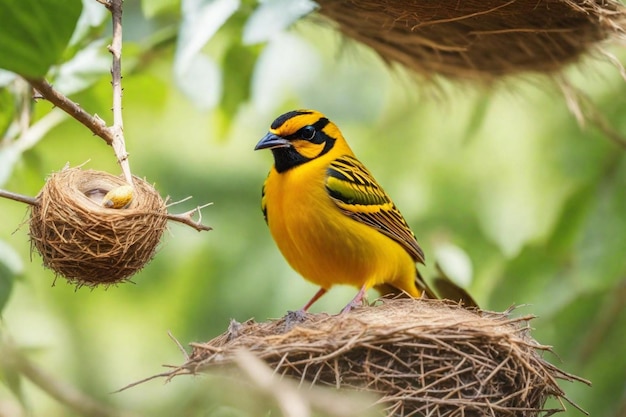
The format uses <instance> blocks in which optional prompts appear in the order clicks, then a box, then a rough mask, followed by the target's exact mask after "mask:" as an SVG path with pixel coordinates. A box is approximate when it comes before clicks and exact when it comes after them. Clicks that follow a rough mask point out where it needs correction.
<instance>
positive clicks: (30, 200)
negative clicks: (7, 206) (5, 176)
mask: <svg viewBox="0 0 626 417" xmlns="http://www.w3.org/2000/svg"><path fill="white" fill-rule="evenodd" d="M0 197H2V198H8V199H9V200H13V201H19V202H20V203H26V204H30V205H31V206H36V205H39V200H37V198H36V197H29V196H27V195H23V194H17V193H13V192H11V191H7V190H2V189H0Z"/></svg>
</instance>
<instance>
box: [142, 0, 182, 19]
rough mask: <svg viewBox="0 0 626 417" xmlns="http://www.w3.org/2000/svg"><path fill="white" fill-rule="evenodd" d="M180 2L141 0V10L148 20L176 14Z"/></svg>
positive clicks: (174, 0) (171, 0) (173, 0)
mask: <svg viewBox="0 0 626 417" xmlns="http://www.w3.org/2000/svg"><path fill="white" fill-rule="evenodd" d="M180 2H181V0H141V10H143V14H144V16H146V18H148V19H150V18H153V17H155V16H159V15H164V14H168V13H173V12H178V10H180Z"/></svg>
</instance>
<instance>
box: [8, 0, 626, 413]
mask: <svg viewBox="0 0 626 417" xmlns="http://www.w3.org/2000/svg"><path fill="white" fill-rule="evenodd" d="M67 1H68V2H69V3H70V7H71V6H72V2H71V1H69V0H67ZM61 3H63V2H61ZM74 3H75V2H74ZM295 3H297V4H300V5H304V9H303V10H305V9H306V7H307V2H306V1H304V2H295ZM295 3H294V4H295ZM286 4H287V3H286V2H284V1H283V2H280V1H270V2H266V3H264V4H263V6H259V5H258V4H257V3H256V2H255V1H251V0H250V1H243V2H239V1H228V0H221V1H202V0H193V1H183V2H182V4H181V3H180V2H178V1H176V0H159V1H149V0H145V1H143V2H140V1H137V0H127V1H125V2H124V8H125V9H124V36H125V37H124V52H123V68H124V79H123V87H124V132H125V136H126V141H127V148H128V151H129V153H130V162H131V168H132V171H133V173H134V174H135V175H139V176H141V177H145V178H146V179H147V180H148V181H149V182H152V183H154V184H155V186H156V188H157V189H158V190H159V191H160V193H161V195H162V196H164V197H165V196H170V198H171V199H172V200H173V201H178V200H182V199H184V198H185V197H187V196H193V200H191V201H187V202H184V203H182V204H180V205H176V206H173V207H171V208H170V211H172V212H183V211H186V210H189V209H191V208H193V207H195V206H196V205H201V204H204V203H207V202H213V203H214V205H212V206H210V207H208V208H206V209H204V210H203V222H204V223H205V224H208V225H210V226H212V227H213V228H214V230H213V231H211V232H208V233H206V232H203V233H198V232H196V231H195V230H192V229H190V228H188V227H186V226H183V225H180V224H175V223H170V225H169V231H168V232H167V233H166V235H165V236H164V238H163V240H162V243H161V245H160V248H159V251H158V254H157V256H156V257H155V259H154V260H153V261H152V262H151V263H150V264H149V265H148V266H147V267H146V268H145V269H144V270H143V271H141V272H140V273H139V274H137V275H136V276H134V277H133V278H132V281H133V283H127V284H122V285H119V286H115V287H110V288H108V289H104V288H97V289H94V290H91V289H88V288H81V289H78V290H77V289H75V288H74V286H73V285H70V284H68V283H66V282H65V280H64V279H63V278H57V279H56V280H55V277H54V274H53V273H52V272H51V271H49V270H45V269H43V267H42V265H41V259H40V257H39V256H38V255H37V254H32V255H31V253H30V244H29V240H28V226H27V224H25V221H26V219H27V208H26V206H25V205H23V204H20V203H16V202H13V201H9V200H6V199H0V308H1V309H2V310H1V314H2V319H1V323H0V335H1V340H4V342H3V343H12V344H14V345H16V346H18V347H19V348H20V349H23V350H24V352H26V355H27V356H28V357H29V358H30V359H32V360H33V361H34V362H35V363H37V364H38V365H39V366H41V367H42V368H43V369H45V370H46V371H48V372H51V373H53V374H55V375H56V376H57V377H58V378H59V379H60V380H63V381H67V382H69V383H71V384H73V385H76V386H77V387H80V388H81V389H82V390H84V391H85V392H86V393H88V394H89V395H91V396H92V397H94V398H97V399H98V400H100V401H102V402H104V403H109V404H111V405H113V406H115V407H119V408H120V409H126V410H131V411H135V412H137V413H138V414H139V415H149V416H172V415H203V416H204V415H207V416H231V415H232V416H240V415H241V416H243V415H256V414H254V412H251V411H249V410H248V411H241V410H237V409H236V407H234V406H232V404H231V405H220V404H221V403H220V401H222V402H226V403H227V400H226V399H225V398H222V397H221V396H219V395H218V396H216V394H215V391H214V389H215V388H216V387H218V386H219V384H215V383H212V382H211V378H191V377H179V378H175V379H174V380H172V381H171V382H170V383H168V384H164V382H163V380H156V381H151V382H148V383H145V384H142V385H139V386H137V387H134V388H132V389H129V390H127V391H124V392H122V393H118V394H111V392H112V391H115V390H117V389H119V388H121V387H123V386H125V385H126V384H129V383H131V382H134V381H137V380H139V379H142V378H144V377H147V376H150V375H153V374H156V373H159V372H162V371H163V370H164V369H163V368H162V367H161V365H162V364H169V365H179V364H182V363H183V361H184V358H183V356H182V354H181V352H180V351H179V350H178V348H177V347H176V345H175V344H174V343H173V342H172V341H171V340H170V338H169V337H168V335H167V332H168V331H170V332H171V333H172V334H173V335H174V336H175V337H176V338H177V339H178V340H179V341H180V342H181V343H182V344H183V345H186V344H187V343H189V342H194V341H204V340H208V339H210V338H212V337H214V336H216V335H218V334H220V333H221V332H223V331H225V330H226V328H227V326H228V323H229V320H230V319H236V320H238V321H244V320H247V319H249V318H252V317H253V318H255V319H256V320H259V321H262V320H267V319H269V318H278V317H281V316H282V315H284V314H285V312H286V311H287V310H294V309H297V308H300V307H301V306H302V305H304V303H305V302H306V301H307V300H308V299H309V298H310V297H311V296H312V294H313V293H314V292H315V291H316V290H317V289H316V288H315V287H314V286H313V285H312V284H309V283H307V282H305V281H304V280H303V279H302V278H300V277H299V276H298V275H297V274H296V273H295V272H294V271H292V270H291V269H290V268H289V266H288V265H287V264H286V262H285V261H284V260H283V258H282V257H281V255H280V253H279V252H278V250H277V249H276V247H275V245H274V243H273V241H272V239H271V236H270V234H269V232H268V230H267V228H266V225H265V223H264V222H263V217H262V214H261V211H260V206H259V205H260V189H261V185H262V183H263V180H264V179H265V175H266V174H267V171H268V170H269V167H270V165H271V162H272V161H271V155H270V154H269V152H268V153H255V152H253V151H252V149H253V147H254V145H255V144H256V142H257V141H258V139H260V138H261V136H263V135H264V134H265V132H266V131H267V129H268V127H269V124H270V123H271V121H272V120H273V119H274V118H275V117H276V116H277V115H279V114H281V113H282V112H284V111H288V110H292V109H294V108H301V107H305V108H315V109H318V110H320V111H322V112H324V113H325V114H326V115H327V116H328V117H329V118H330V119H331V120H333V121H334V122H336V123H337V124H338V126H339V127H340V128H341V129H342V131H343V133H344V135H345V136H346V138H347V139H348V141H349V143H350V144H351V146H352V148H353V150H354V151H355V153H356V154H357V156H358V157H359V158H360V159H361V160H362V161H363V162H364V163H365V164H366V165H367V166H368V167H369V168H370V170H371V171H372V172H373V173H374V175H375V176H376V178H377V179H378V181H379V182H380V183H381V184H382V185H383V186H384V187H385V189H386V191H387V192H388V193H389V194H390V195H391V196H392V197H393V199H394V201H395V202H396V204H397V206H398V207H399V208H400V210H401V211H402V212H403V214H404V216H405V217H406V219H407V221H408V222H409V224H410V225H411V227H412V229H413V230H414V232H415V234H416V235H417V237H418V240H419V242H420V244H421V245H422V247H423V249H424V250H425V253H426V257H427V263H428V266H427V268H425V269H424V271H425V274H426V276H429V275H432V274H433V273H434V268H433V265H434V261H435V260H439V261H441V262H442V263H443V264H444V265H447V266H448V267H450V268H456V269H457V270H459V272H458V273H457V274H455V276H458V277H459V278H461V279H462V278H465V279H468V278H470V279H471V280H470V282H469V283H468V288H469V290H470V292H471V293H472V294H474V295H475V298H476V299H477V301H478V302H479V303H480V304H481V306H482V307H483V308H485V309H489V310H496V311H502V310H505V309H506V308H508V307H509V306H511V305H519V306H520V307H519V308H518V309H517V310H515V312H514V313H513V314H515V315H526V314H532V315H536V316H537V318H536V319H535V320H533V321H532V323H531V324H532V326H533V327H534V332H533V335H534V337H535V338H536V339H537V340H538V341H539V342H541V343H543V344H546V345H550V346H553V347H554V352H555V353H556V354H555V355H551V354H546V359H548V360H549V361H550V362H552V363H554V364H556V365H557V366H559V367H560V368H562V369H564V370H565V371H568V372H572V373H574V374H577V375H579V376H581V377H584V378H587V379H589V380H591V381H592V382H593V387H587V386H585V385H583V384H580V383H571V384H570V383H562V385H561V386H562V387H563V389H564V390H565V391H566V393H567V395H568V396H569V397H570V398H571V399H572V400H574V401H575V402H576V403H577V404H579V405H580V406H581V407H582V408H584V409H585V410H587V411H589V412H590V414H591V415H593V416H598V417H601V416H606V417H609V416H614V415H618V414H619V413H622V414H621V415H625V414H624V413H625V409H626V405H625V404H626V312H625V309H624V306H625V305H626V157H625V153H624V147H623V146H620V145H619V144H618V143H616V142H615V141H613V140H611V139H609V138H608V137H607V136H606V135H604V134H602V132H601V131H600V130H599V129H597V128H595V127H594V126H593V124H588V125H587V126H585V127H584V128H581V127H580V126H579V125H578V124H577V122H576V119H575V118H574V116H573V115H572V114H571V113H570V111H569V110H568V108H567V105H566V101H565V99H564V97H563V94H562V92H561V91H560V90H559V88H558V87H557V86H556V85H555V83H553V82H551V81H550V80H548V79H546V78H543V77H540V76H533V75H524V76H519V77H515V78H512V79H509V80H506V82H504V83H502V84H498V85H497V86H494V88H490V89H485V88H481V87H477V86H473V85H469V84H457V83H451V82H447V81H445V80H439V82H438V83H437V84H436V85H434V84H432V83H423V82H421V81H420V80H416V79H415V78H414V77H413V76H411V75H410V74H409V73H407V72H406V71H403V70H402V69H400V68H396V67H393V66H388V65H386V64H384V63H383V62H382V61H381V60H380V59H379V58H378V57H377V56H376V55H375V54H374V53H373V52H372V51H370V50H368V49H366V48H364V47H361V46H359V45H356V44H354V43H352V42H350V41H347V40H346V39H343V38H342V37H341V36H340V35H339V34H338V32H336V31H335V30H334V29H333V28H332V25H331V24H329V22H327V21H324V20H323V19H321V18H320V17H319V16H316V15H313V16H312V17H306V18H303V19H298V17H299V16H300V15H302V14H303V13H304V11H302V10H300V9H298V8H294V10H291V8H289V7H286V6H285V5H286ZM79 6H80V2H79ZM308 6H310V5H308ZM82 10H83V11H82V12H83V17H82V18H81V20H80V21H79V26H78V29H79V30H78V32H76V33H75V34H74V37H73V38H72V43H71V45H70V47H68V48H67V49H66V50H65V51H63V54H62V56H61V58H60V62H61V63H62V64H61V65H58V66H55V67H53V68H52V69H51V70H50V71H49V72H48V76H47V77H48V79H50V80H51V81H52V82H53V84H54V85H55V86H56V87H57V88H58V89H59V90H61V91H63V92H65V93H66V94H70V95H71V97H72V99H73V100H75V101H76V102H78V103H80V105H81V106H82V107H83V108H84V109H86V110H87V111H88V112H90V113H92V114H93V113H96V114H98V115H99V116H101V117H102V118H103V119H105V120H106V121H107V122H108V123H110V122H111V112H110V108H111V87H110V74H109V73H108V69H109V66H110V57H109V56H108V54H107V52H106V45H107V42H109V41H110V28H109V27H110V22H109V17H108V15H107V14H106V13H104V8H103V7H102V6H101V5H100V4H98V3H97V2H96V1H91V0H85V2H84V6H83V9H82ZM277 10H281V11H285V10H287V14H288V17H289V19H287V20H286V21H284V22H283V21H279V20H280V19H278V21H277V20H276V19H273V17H275V15H272V13H276V11H277ZM263 13H266V14H263ZM267 13H269V14H267ZM207 16H208V17H207ZM6 18H7V16H6V15H1V14H0V25H2V24H4V23H6V21H5V22H2V19H6ZM268 19H269V20H268ZM294 20H297V23H296V24H295V26H293V27H291V28H290V29H288V30H287V29H286V27H287V26H289V23H290V22H291V21H294ZM259 21H260V22H261V23H263V22H268V21H271V22H275V24H272V25H267V24H259ZM0 38H5V40H6V39H9V40H10V33H9V32H4V33H2V34H0ZM194 47H195V49H194ZM611 52H612V53H614V54H616V56H617V57H618V58H619V59H620V60H621V61H622V62H623V61H624V58H626V54H624V51H623V50H622V49H620V48H617V47H616V48H614V49H612V50H611ZM566 77H567V79H568V80H570V82H571V84H572V85H573V86H575V87H576V88H578V89H580V90H581V91H584V93H585V94H586V95H588V97H589V98H590V99H591V101H592V102H593V103H594V105H595V106H597V109H598V110H599V112H600V113H601V114H603V115H604V117H606V119H607V121H608V123H609V124H610V125H611V126H613V128H614V129H615V130H616V131H617V132H626V82H625V81H624V79H622V78H621V77H620V73H619V70H618V69H617V68H616V67H615V66H613V65H611V64H609V63H607V62H606V60H602V59H588V60H584V61H583V62H581V63H580V64H579V65H576V66H575V67H573V68H570V69H568V70H567V72H566ZM0 81H1V83H0V84H1V88H2V90H1V93H0V103H1V108H0V113H1V117H2V119H1V120H0V129H2V130H1V131H2V132H4V133H3V135H4V139H3V140H2V142H0V188H3V189H7V190H11V191H14V192H19V193H22V194H27V195H31V196H34V195H36V194H37V192H38V191H39V189H40V188H41V187H42V185H43V184H44V181H45V178H46V176H47V175H49V174H50V173H51V172H53V171H56V170H59V169H61V168H62V167H63V165H64V164H65V163H66V162H69V164H70V165H72V166H76V165H80V164H83V163H85V162H87V161H88V162H87V163H86V165H85V166H86V167H87V168H92V169H102V170H106V171H109V172H113V173H118V172H119V167H118V166H117V163H116V161H115V158H114V156H113V152H112V149H111V148H110V147H108V146H107V145H106V144H105V143H104V142H103V141H102V140H101V139H99V138H97V137H95V136H93V135H92V134H91V133H90V132H89V131H87V129H86V128H84V127H83V126H82V125H80V124H78V123H77V122H76V121H74V120H71V119H69V118H64V119H63V120H62V121H61V122H60V123H58V124H57V125H56V126H55V127H53V128H51V129H50V130H49V131H48V132H47V134H45V135H44V136H43V138H42V139H41V140H40V141H39V142H37V143H36V144H33V145H34V146H32V147H29V146H27V147H25V148H27V149H22V148H20V150H19V152H18V151H16V149H17V148H19V146H21V145H22V144H23V143H22V144H20V145H19V146H17V147H16V146H15V143H16V142H17V141H16V140H15V138H14V137H11V135H10V134H9V133H11V129H9V128H8V126H9V125H10V122H11V120H14V119H16V118H18V116H19V109H20V108H23V106H22V103H21V102H19V101H16V97H26V98H28V97H30V96H29V94H28V89H27V88H26V87H25V85H24V84H23V82H22V81H21V80H19V79H15V78H13V77H12V76H11V75H10V74H8V73H3V74H2V76H1V77H0ZM20 92H21V93H20ZM24 92H25V94H24ZM27 103H30V102H28V101H27ZM27 106H32V111H33V120H34V121H35V122H36V121H38V120H41V119H42V118H45V117H47V116H46V115H47V114H49V113H50V112H51V110H52V105H51V104H50V103H48V102H46V101H38V102H37V103H35V104H32V103H30V104H27ZM54 117H56V116H54ZM59 120H60V119H59ZM13 136H16V135H13ZM354 291H355V289H352V288H336V289H333V291H331V292H330V294H328V295H327V296H325V297H324V298H323V299H322V300H320V302H319V303H317V304H316V305H315V306H314V307H313V309H312V311H314V312H318V311H326V312H331V313H334V312H338V311H339V310H340V309H341V307H343V305H345V303H346V302H347V301H348V300H349V299H350V298H351V297H352V296H353V294H354ZM373 296H374V295H373V294H372V296H371V297H370V298H373ZM5 300H6V303H5ZM7 340H9V341H10V342H7ZM0 381H2V382H4V384H0V416H25V415H29V413H30V415H35V416H44V415H45V416H67V415H77V414H75V413H74V412H73V411H71V410H69V409H67V408H66V407H64V406H62V405H60V404H59V403H57V402H56V401H55V400H53V399H52V398H50V396H48V395H47V394H46V393H44V392H42V391H41V390H39V389H38V388H36V387H34V386H33V385H32V384H31V383H30V382H28V381H27V380H26V379H24V378H21V377H20V375H19V373H16V372H15V369H14V368H13V367H12V366H11V364H10V363H6V361H2V360H0ZM231 402H234V403H237V400H235V401H231ZM229 404H230V403H229ZM233 407H234V408H233ZM246 413H249V414H246ZM562 415H567V416H570V415H571V416H579V415H582V414H581V413H580V412H578V411H576V410H575V409H574V408H573V407H568V411H567V412H566V413H564V414H562Z"/></svg>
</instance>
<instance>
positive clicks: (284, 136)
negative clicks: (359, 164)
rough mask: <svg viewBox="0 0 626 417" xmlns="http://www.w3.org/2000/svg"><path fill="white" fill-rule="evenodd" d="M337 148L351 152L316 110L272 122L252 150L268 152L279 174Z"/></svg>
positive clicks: (295, 113)
mask: <svg viewBox="0 0 626 417" xmlns="http://www.w3.org/2000/svg"><path fill="white" fill-rule="evenodd" d="M336 146H338V147H342V148H344V149H347V151H346V152H351V151H350V149H349V148H348V145H347V144H346V143H345V140H344V138H343V136H342V135H341V132H340V131H339V129H338V128H337V126H335V124H334V123H332V122H331V121H329V120H328V119H327V118H326V116H324V115H323V114H322V113H320V112H318V111H315V110H294V111H290V112H288V113H285V114H283V115H281V116H279V117H278V118H277V119H276V120H274V122H273V123H272V125H271V126H270V130H269V132H267V134H266V135H265V136H264V137H263V138H262V139H261V140H260V141H259V143H257V145H256V147H255V148H254V150H255V151H257V150H259V149H271V150H272V154H273V155H274V166H275V167H276V171H278V172H279V173H280V172H284V171H287V170H289V169H291V168H293V167H296V166H298V165H302V164H304V163H306V162H309V161H312V160H314V159H316V158H319V157H321V156H323V155H325V154H327V153H328V152H329V151H330V150H331V149H333V148H335V147H336Z"/></svg>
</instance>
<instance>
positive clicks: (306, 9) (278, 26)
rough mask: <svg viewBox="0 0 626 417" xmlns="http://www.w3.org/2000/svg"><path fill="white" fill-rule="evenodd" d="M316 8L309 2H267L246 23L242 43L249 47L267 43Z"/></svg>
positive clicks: (284, 0)
mask: <svg viewBox="0 0 626 417" xmlns="http://www.w3.org/2000/svg"><path fill="white" fill-rule="evenodd" d="M317 8H318V5H317V3H315V2H314V1H311V0H267V1H265V2H263V3H261V4H260V5H259V7H258V8H257V9H256V10H255V11H254V13H253V14H252V15H251V16H250V19H248V21H247V22H246V26H245V27H244V30H243V42H244V44H248V45H250V44H254V43H259V42H265V41H268V40H270V39H271V38H272V37H273V36H274V35H276V34H278V33H280V32H282V31H284V30H285V29H287V28H288V27H289V26H291V25H292V24H293V23H294V22H296V21H297V20H298V19H300V18H301V17H303V16H306V15H307V14H309V13H311V12H312V11H314V10H315V9H317Z"/></svg>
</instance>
